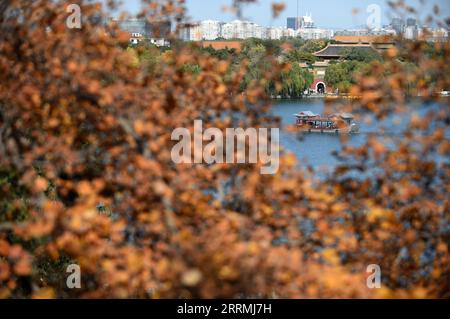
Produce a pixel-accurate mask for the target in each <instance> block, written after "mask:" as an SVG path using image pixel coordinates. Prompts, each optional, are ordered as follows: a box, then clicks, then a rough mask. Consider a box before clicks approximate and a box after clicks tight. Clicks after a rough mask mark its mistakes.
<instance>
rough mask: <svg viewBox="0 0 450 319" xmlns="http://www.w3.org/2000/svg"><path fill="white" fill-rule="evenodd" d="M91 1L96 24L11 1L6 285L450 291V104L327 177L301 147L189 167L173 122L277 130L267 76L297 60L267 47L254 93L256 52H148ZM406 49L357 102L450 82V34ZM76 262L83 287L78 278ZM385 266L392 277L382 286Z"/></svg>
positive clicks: (0, 247)
mask: <svg viewBox="0 0 450 319" xmlns="http://www.w3.org/2000/svg"><path fill="white" fill-rule="evenodd" d="M78 2H79V3H80V5H81V8H82V14H83V26H82V28H81V29H68V28H67V27H66V24H65V21H66V18H67V13H66V11H65V4H64V2H63V1H50V0H36V1H27V0H6V1H5V0H4V1H1V3H0V297H3V298H8V297H13V298H17V297H19V298H20V297H60V298H65V297H84V298H87V297H91V298H107V297H119V298H129V297H138V298H164V297H169V298H179V297H183V298H190V297H207V298H211V297H254V296H259V297H287V298H316V297H319V298H363V297H369V298H375V297H385V298H398V297H402V298H409V297H412V298H423V297H440V298H448V297H450V289H449V264H450V260H449V251H448V250H449V239H450V221H449V196H448V195H449V189H450V184H449V177H450V166H449V162H448V156H449V152H450V141H449V139H448V138H446V137H445V131H446V130H447V128H448V125H449V116H450V115H449V112H448V100H446V101H444V103H446V104H445V105H444V107H442V108H439V109H438V110H435V109H430V111H429V112H428V113H427V115H426V120H423V119H419V118H418V117H417V116H414V115H413V116H412V117H411V121H410V123H409V126H408V128H407V130H406V132H405V134H404V135H402V136H401V138H397V139H396V140H395V141H393V142H392V141H391V142H392V143H391V144H393V145H391V146H387V143H386V141H385V140H383V139H382V137H380V136H377V135H373V136H369V138H368V139H367V143H366V144H365V145H363V146H361V147H350V146H348V147H345V148H344V149H343V151H342V154H340V157H341V159H342V164H341V165H339V166H338V167H337V168H336V170H335V171H334V172H333V174H330V175H329V176H327V177H326V178H325V179H323V178H322V179H319V178H316V176H315V174H314V172H311V171H307V170H303V169H302V168H301V167H300V168H299V165H298V163H297V162H296V159H295V157H294V156H293V155H291V154H283V156H282V158H281V163H280V170H279V172H278V173H277V174H276V175H270V176H268V175H260V173H259V167H258V165H231V164H213V165H206V164H205V165H203V164H192V165H190V164H182V165H176V164H174V163H173V162H172V160H171V157H170V151H171V146H172V145H173V142H172V141H171V138H170V137H171V133H172V131H173V129H174V128H177V127H188V128H192V125H193V121H194V119H203V120H204V123H207V125H208V126H211V127H219V128H226V127H270V126H278V125H279V123H278V121H277V119H275V118H272V117H271V116H270V114H269V113H268V110H269V107H270V99H268V97H267V95H266V93H265V90H264V87H265V86H266V85H267V83H268V82H271V83H273V84H274V86H275V87H279V88H281V86H282V83H281V82H280V79H281V74H282V73H283V72H286V71H287V70H289V68H290V66H289V65H288V64H282V63H280V62H279V61H278V60H277V59H276V56H273V55H271V52H270V51H269V52H267V57H266V63H265V68H264V70H261V72H260V78H259V79H257V80H252V81H251V82H250V83H248V85H247V87H246V89H245V92H241V83H242V82H243V80H244V79H245V77H246V74H247V71H248V65H249V63H248V61H246V60H245V59H243V60H242V61H240V64H239V67H237V68H236V67H234V68H233V69H232V70H230V65H231V64H232V62H233V61H231V60H230V59H228V60H227V59H225V60H220V61H219V60H218V59H217V58H215V57H213V56H211V55H207V54H205V53H204V52H202V51H201V50H196V49H193V48H192V47H190V46H185V45H182V44H174V45H173V46H172V48H171V50H170V51H167V52H164V53H162V54H161V55H160V56H158V58H157V60H155V59H140V57H142V54H144V53H143V52H141V51H140V50H142V49H139V48H137V49H136V50H126V49H124V47H126V45H127V41H128V38H127V36H124V35H123V34H122V33H121V32H120V31H119V30H118V29H117V26H114V25H113V24H106V25H105V24H103V23H100V22H99V21H100V20H101V19H99V17H100V18H101V17H102V16H103V13H102V11H101V10H102V8H101V6H99V5H98V4H93V3H90V2H87V1H78ZM110 2H111V3H110V4H111V5H113V3H112V1H110ZM144 2H145V3H146V4H147V5H146V6H145V8H146V12H145V13H144V16H148V17H151V18H152V19H156V20H157V19H169V20H171V21H172V22H180V21H182V20H183V19H184V7H183V1H181V0H180V1H167V2H164V1H144ZM235 2H239V1H235ZM247 2H248V1H247ZM274 8H275V9H276V10H277V12H275V14H278V13H279V12H278V11H279V10H281V9H282V6H280V5H275V6H274ZM403 45H404V46H407V47H405V48H404V50H400V49H395V50H394V49H392V50H391V51H389V52H388V56H387V57H385V60H383V61H375V62H373V64H371V68H370V70H368V71H367V72H368V73H367V74H364V75H360V76H361V78H360V81H359V82H358V83H359V84H356V85H354V86H353V87H352V88H351V92H352V93H353V94H354V95H360V96H361V99H359V100H357V101H355V102H354V103H352V104H351V105H350V104H349V105H347V106H346V110H349V111H354V112H357V113H359V114H373V115H375V116H376V117H378V118H385V117H388V116H390V115H392V114H396V113H398V112H402V111H403V112H405V111H407V112H412V111H411V110H410V109H408V108H407V102H408V101H407V99H406V97H405V94H404V92H405V91H406V90H407V85H408V83H409V82H415V83H417V85H418V89H419V90H420V93H421V96H422V97H423V98H424V99H434V98H435V97H434V95H433V93H434V92H437V91H439V90H442V89H445V88H448V87H450V79H449V77H448V74H449V72H450V69H449V68H450V64H449V63H448V58H449V56H450V45H449V43H448V42H447V43H435V44H433V45H434V46H435V47H436V48H435V49H436V51H435V52H437V53H436V54H432V55H430V54H427V53H426V52H424V48H425V47H427V48H428V46H425V45H424V44H421V43H420V42H414V43H413V42H405V43H404V44H403ZM400 54H403V55H409V56H410V57H412V58H413V59H414V61H415V62H416V64H417V67H416V68H415V69H414V70H412V71H411V70H410V69H408V70H405V69H404V64H403V63H402V61H401V59H400V57H399V55H400ZM187 65H198V66H199V68H198V69H196V71H195V72H193V71H192V70H191V69H190V68H186V66H187ZM386 70H388V71H389V72H386ZM378 76H383V81H379V80H378ZM439 159H441V160H439ZM442 159H444V160H442ZM373 169H375V172H376V173H375V175H373V174H363V173H365V172H369V170H373ZM352 172H358V173H360V174H361V175H360V176H361V177H359V178H354V177H352ZM70 263H77V264H79V265H80V266H81V270H82V277H81V278H82V288H81V289H68V288H67V287H66V284H65V278H66V276H67V274H66V273H65V269H66V268H65V267H66V266H67V265H68V264H70ZM369 264H379V265H380V266H381V269H382V288H381V289H372V290H371V289H368V288H367V286H366V277H367V275H368V274H367V273H366V267H367V265H369Z"/></svg>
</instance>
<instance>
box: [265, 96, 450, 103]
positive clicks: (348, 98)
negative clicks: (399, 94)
mask: <svg viewBox="0 0 450 319" xmlns="http://www.w3.org/2000/svg"><path fill="white" fill-rule="evenodd" d="M421 97H422V96H420V95H416V96H410V97H409V98H421ZM434 97H437V98H450V95H447V94H436V95H435V96H434ZM360 98H362V96H360V95H344V94H343V95H336V94H333V95H326V94H314V95H313V94H311V95H305V96H301V97H281V96H271V97H270V99H271V100H276V101H277V100H303V99H305V100H307V99H324V100H327V99H328V100H341V99H342V100H358V99H360Z"/></svg>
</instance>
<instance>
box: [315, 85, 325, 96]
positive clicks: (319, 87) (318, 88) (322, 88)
mask: <svg viewBox="0 0 450 319" xmlns="http://www.w3.org/2000/svg"><path fill="white" fill-rule="evenodd" d="M316 92H317V93H319V94H324V93H325V92H326V86H325V83H323V82H317V84H316Z"/></svg>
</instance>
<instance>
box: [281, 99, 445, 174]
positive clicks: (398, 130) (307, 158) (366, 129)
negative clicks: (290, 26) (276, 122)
mask: <svg viewBox="0 0 450 319" xmlns="http://www.w3.org/2000/svg"><path fill="white" fill-rule="evenodd" d="M337 103H338V102H336V103H335V106H332V108H334V109H335V111H337V110H338V108H337V106H336V105H337ZM328 106H329V105H328ZM410 107H411V112H409V113H404V114H402V115H400V116H398V117H396V118H388V119H386V120H384V121H383V122H377V121H373V120H372V121H371V122H370V123H365V121H364V119H361V120H358V122H359V124H360V133H358V134H352V135H348V139H347V142H346V143H348V145H350V146H358V145H362V144H363V143H365V141H366V139H367V137H368V135H370V134H372V133H373V134H380V132H382V131H383V132H384V133H383V139H385V141H386V144H392V143H395V139H398V138H401V136H402V132H403V131H404V129H405V127H406V124H407V123H408V121H409V118H410V115H411V114H412V112H413V111H414V112H417V113H418V114H419V115H424V114H426V113H427V112H428V111H430V110H433V109H434V110H436V109H438V108H440V107H442V106H439V104H436V103H435V104H422V103H419V102H415V103H411V105H410ZM444 107H446V106H444ZM324 109H325V101H324V100H323V99H317V98H316V99H314V98H313V99H301V100H276V101H274V105H273V108H272V112H273V114H274V115H276V116H278V117H280V119H281V121H282V128H281V130H280V144H281V146H282V147H283V148H284V149H285V150H286V151H289V152H293V153H294V154H295V155H296V156H297V158H298V159H299V162H300V163H299V164H300V165H302V166H304V167H305V166H311V167H313V168H315V169H318V168H326V169H332V168H334V167H335V166H336V165H337V164H338V163H339V162H338V160H337V158H336V157H335V156H333V155H332V152H333V151H340V150H341V149H342V146H343V144H342V140H341V136H340V135H338V134H320V133H305V134H302V135H301V136H300V137H299V136H298V134H296V133H293V132H289V131H287V130H286V129H285V127H286V125H292V124H295V116H294V114H297V113H298V112H300V111H312V112H314V113H316V114H323V113H324ZM394 123H396V124H394ZM446 136H447V138H450V132H449V131H448V130H447V134H446ZM447 160H448V159H447Z"/></svg>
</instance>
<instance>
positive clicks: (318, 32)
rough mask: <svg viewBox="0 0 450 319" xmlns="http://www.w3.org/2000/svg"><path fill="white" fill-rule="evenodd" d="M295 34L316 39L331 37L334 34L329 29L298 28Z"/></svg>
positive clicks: (307, 38) (303, 37)
mask: <svg viewBox="0 0 450 319" xmlns="http://www.w3.org/2000/svg"><path fill="white" fill-rule="evenodd" d="M297 36H299V37H300V38H302V39H306V40H317V39H331V38H333V36H334V32H333V30H329V29H318V28H311V29H299V30H297Z"/></svg>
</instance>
